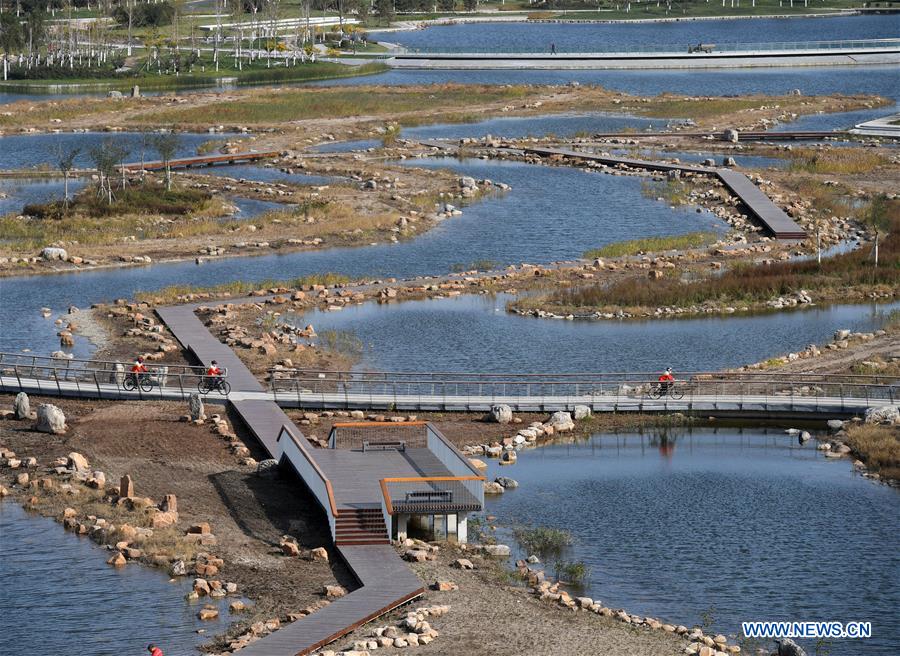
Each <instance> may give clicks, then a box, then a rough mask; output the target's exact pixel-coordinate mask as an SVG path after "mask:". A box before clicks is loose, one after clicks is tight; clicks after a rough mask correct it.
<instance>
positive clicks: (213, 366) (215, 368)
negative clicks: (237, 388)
mask: <svg viewBox="0 0 900 656" xmlns="http://www.w3.org/2000/svg"><path fill="white" fill-rule="evenodd" d="M206 376H207V378H208V379H209V383H210V387H212V388H215V387H216V386H217V385H218V384H219V383H220V382H222V370H221V369H219V363H218V362H216V361H215V360H213V361H212V362H210V363H209V366H208V367H207V368H206Z"/></svg>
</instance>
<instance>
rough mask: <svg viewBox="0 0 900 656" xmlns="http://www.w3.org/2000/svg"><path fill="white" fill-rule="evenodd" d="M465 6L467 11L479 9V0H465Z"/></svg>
mask: <svg viewBox="0 0 900 656" xmlns="http://www.w3.org/2000/svg"><path fill="white" fill-rule="evenodd" d="M463 7H464V8H465V10H466V11H475V10H476V9H478V0H463Z"/></svg>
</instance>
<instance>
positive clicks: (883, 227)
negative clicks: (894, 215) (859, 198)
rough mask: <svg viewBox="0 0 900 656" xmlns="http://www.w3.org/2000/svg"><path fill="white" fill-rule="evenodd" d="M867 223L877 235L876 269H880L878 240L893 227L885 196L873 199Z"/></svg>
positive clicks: (867, 215)
mask: <svg viewBox="0 0 900 656" xmlns="http://www.w3.org/2000/svg"><path fill="white" fill-rule="evenodd" d="M865 222H866V224H868V226H869V227H870V228H872V231H873V232H874V233H875V268H878V240H879V239H880V238H881V237H882V236H883V235H886V234H887V233H888V232H889V231H890V230H891V228H892V227H893V226H892V225H891V224H892V221H891V217H890V214H889V213H888V203H887V198H886V197H885V196H884V195H883V194H879V195H877V196H875V197H874V198H873V199H872V202H871V203H870V204H869V211H868V212H866V217H865Z"/></svg>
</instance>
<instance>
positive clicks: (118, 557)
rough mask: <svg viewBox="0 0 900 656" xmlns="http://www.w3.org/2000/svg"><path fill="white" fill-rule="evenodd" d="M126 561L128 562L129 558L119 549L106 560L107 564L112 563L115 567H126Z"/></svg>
mask: <svg viewBox="0 0 900 656" xmlns="http://www.w3.org/2000/svg"><path fill="white" fill-rule="evenodd" d="M126 563H128V560H127V559H126V558H125V554H123V553H122V552H121V551H117V552H116V553H115V555H114V556H112V557H111V558H110V559H109V560H107V561H106V564H107V565H112V566H113V567H125V565H126Z"/></svg>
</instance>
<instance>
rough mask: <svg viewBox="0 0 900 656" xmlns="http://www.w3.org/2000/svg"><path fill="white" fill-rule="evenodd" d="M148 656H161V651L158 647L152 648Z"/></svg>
mask: <svg viewBox="0 0 900 656" xmlns="http://www.w3.org/2000/svg"><path fill="white" fill-rule="evenodd" d="M150 656H163V652H162V649H160V648H159V647H154V648H153V649H151V650H150Z"/></svg>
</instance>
